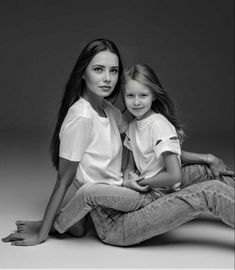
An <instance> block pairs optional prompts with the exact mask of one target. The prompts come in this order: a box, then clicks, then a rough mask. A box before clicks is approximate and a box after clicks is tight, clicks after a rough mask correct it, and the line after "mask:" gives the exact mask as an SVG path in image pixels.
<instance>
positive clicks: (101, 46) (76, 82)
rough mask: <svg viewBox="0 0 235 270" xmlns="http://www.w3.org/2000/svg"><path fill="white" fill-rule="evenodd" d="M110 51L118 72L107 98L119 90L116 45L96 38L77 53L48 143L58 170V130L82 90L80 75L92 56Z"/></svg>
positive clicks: (120, 65) (121, 71)
mask: <svg viewBox="0 0 235 270" xmlns="http://www.w3.org/2000/svg"><path fill="white" fill-rule="evenodd" d="M106 50H108V51H110V52H112V53H114V54H116V55H117V57H118V60H119V74H118V81H117V84H116V86H115V88H114V90H113V92H112V93H111V95H110V96H109V97H108V98H109V99H112V98H116V97H117V96H118V93H119V91H120V85H121V77H122V74H123V64H122V59H121V56H120V53H119V51H118V49H117V47H116V45H115V44H114V43H113V42H112V41H110V40H107V39H96V40H93V41H91V42H89V43H88V44H87V45H86V46H85V48H84V49H83V51H82V52H81V54H80V55H79V57H78V59H77V62H76V63H75V65H74V67H73V70H72V72H71V75H70V77H69V80H68V82H67V83H66V85H65V91H64V95H63V98H62V100H61V105H60V108H59V112H58V117H57V122H56V126H55V130H54V133H53V136H52V139H51V144H50V152H51V160H52V163H53V165H54V166H55V168H56V169H57V170H58V167H59V146H60V140H59V132H60V128H61V125H62V123H63V121H64V118H65V116H66V114H67V112H68V110H69V108H70V107H71V106H72V105H73V104H74V103H75V102H76V101H77V100H78V99H79V98H80V97H81V95H82V91H83V88H84V80H83V79H82V75H83V74H84V72H85V69H86V67H87V66H88V64H89V63H90V61H91V60H92V58H93V57H94V56H95V55H96V54H98V53H99V52H102V51H106Z"/></svg>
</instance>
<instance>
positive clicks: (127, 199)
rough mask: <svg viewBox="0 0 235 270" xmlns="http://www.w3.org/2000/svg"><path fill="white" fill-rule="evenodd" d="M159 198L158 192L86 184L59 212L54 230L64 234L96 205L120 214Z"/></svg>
mask: <svg viewBox="0 0 235 270" xmlns="http://www.w3.org/2000/svg"><path fill="white" fill-rule="evenodd" d="M161 196H163V193H162V192H160V191H159V192H157V191H150V192H147V193H140V192H137V191H134V190H132V189H129V188H125V187H121V186H116V185H105V184H90V183H87V184H84V185H83V186H82V187H80V188H79V189H78V191H77V192H76V193H75V195H74V196H73V198H72V199H71V200H70V201H69V202H68V203H67V204H66V205H65V207H63V208H62V209H61V210H60V211H59V213H58V214H57V217H56V219H55V222H54V228H55V229H56V230H57V231H58V232H60V233H64V232H65V231H67V230H68V229H69V228H70V227H71V226H73V225H74V224H76V223H77V222H78V221H80V220H81V219H82V218H83V217H85V216H86V215H87V214H88V213H89V212H90V211H91V210H92V209H93V208H95V207H96V206H97V205H99V206H102V207H107V208H112V209H115V210H119V211H122V212H132V211H135V210H138V209H140V208H142V207H144V206H146V205H148V204H149V203H151V202H153V201H155V200H156V199H158V198H160V197H161Z"/></svg>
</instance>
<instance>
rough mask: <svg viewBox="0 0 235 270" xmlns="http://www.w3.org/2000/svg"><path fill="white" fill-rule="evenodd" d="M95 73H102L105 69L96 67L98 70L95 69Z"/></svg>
mask: <svg viewBox="0 0 235 270" xmlns="http://www.w3.org/2000/svg"><path fill="white" fill-rule="evenodd" d="M94 71H96V72H99V73H100V72H102V71H103V69H102V68H101V67H96V68H94Z"/></svg>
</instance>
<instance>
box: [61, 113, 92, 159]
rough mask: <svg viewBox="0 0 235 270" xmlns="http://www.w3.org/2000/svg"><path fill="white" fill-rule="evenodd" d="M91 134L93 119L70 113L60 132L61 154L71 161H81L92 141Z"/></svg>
mask: <svg viewBox="0 0 235 270" xmlns="http://www.w3.org/2000/svg"><path fill="white" fill-rule="evenodd" d="M91 134H92V125H91V119H89V118H86V117H83V116H75V115H69V114H68V115H67V116H66V118H65V120H64V123H63V124H62V127H61V130H60V134H59V136H60V150H59V156H60V157H63V158H66V159H68V160H71V161H80V160H81V159H82V157H83V154H84V152H85V151H86V148H87V146H88V144H89V143H90V138H91Z"/></svg>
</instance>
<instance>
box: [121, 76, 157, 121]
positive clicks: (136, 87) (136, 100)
mask: <svg viewBox="0 0 235 270" xmlns="http://www.w3.org/2000/svg"><path fill="white" fill-rule="evenodd" d="M154 100H155V98H154V96H153V93H152V91H151V90H150V89H149V88H148V87H147V86H145V85H143V84H141V83H139V82H138V81H135V80H131V79H129V80H128V81H127V83H126V85H125V102H126V106H127V109H128V111H129V112H130V113H131V114H133V115H134V116H135V117H136V119H137V120H141V119H144V118H146V117H148V116H149V115H150V114H152V113H153V111H152V109H151V106H152V102H153V101H154Z"/></svg>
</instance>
